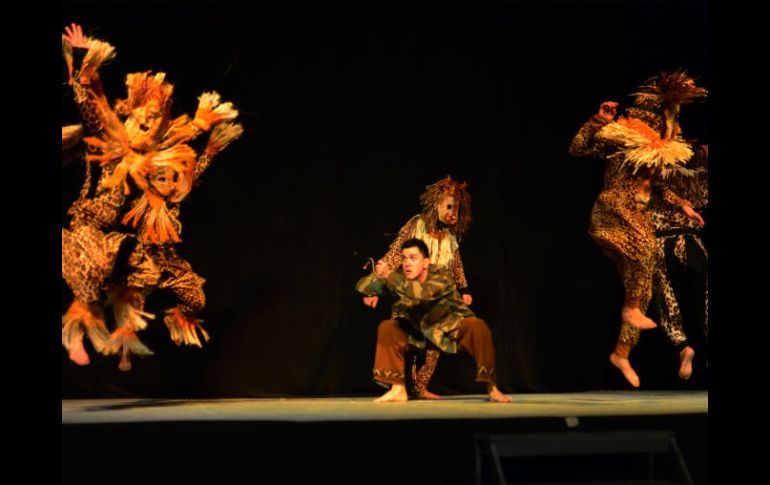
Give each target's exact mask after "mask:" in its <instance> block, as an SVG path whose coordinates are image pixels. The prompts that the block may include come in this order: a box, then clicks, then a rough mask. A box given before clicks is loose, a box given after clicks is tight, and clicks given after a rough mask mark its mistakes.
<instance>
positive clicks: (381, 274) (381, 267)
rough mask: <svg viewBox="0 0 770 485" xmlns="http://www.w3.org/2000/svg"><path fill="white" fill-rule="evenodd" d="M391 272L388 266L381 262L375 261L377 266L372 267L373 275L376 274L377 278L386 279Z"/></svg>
mask: <svg viewBox="0 0 770 485" xmlns="http://www.w3.org/2000/svg"><path fill="white" fill-rule="evenodd" d="M392 271H393V269H392V268H391V267H390V265H389V264H388V263H386V262H385V261H383V260H379V261H377V264H376V265H375V266H374V274H376V275H377V277H378V278H387V277H388V276H390V273H391V272H392Z"/></svg>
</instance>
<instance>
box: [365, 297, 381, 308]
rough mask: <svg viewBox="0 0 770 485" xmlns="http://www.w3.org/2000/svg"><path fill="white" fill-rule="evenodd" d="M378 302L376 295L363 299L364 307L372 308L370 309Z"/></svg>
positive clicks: (378, 298)
mask: <svg viewBox="0 0 770 485" xmlns="http://www.w3.org/2000/svg"><path fill="white" fill-rule="evenodd" d="M378 301H380V297H379V296H377V295H372V296H365V297H364V305H366V306H368V307H372V308H374V307H376V306H377V302H378Z"/></svg>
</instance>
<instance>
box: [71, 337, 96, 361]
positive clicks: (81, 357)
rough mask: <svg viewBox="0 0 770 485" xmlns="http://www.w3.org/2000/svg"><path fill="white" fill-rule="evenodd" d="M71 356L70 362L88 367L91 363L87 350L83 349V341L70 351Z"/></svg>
mask: <svg viewBox="0 0 770 485" xmlns="http://www.w3.org/2000/svg"><path fill="white" fill-rule="evenodd" d="M69 354H70V360H71V361H72V362H74V363H76V364H77V365H88V364H89V363H90V362H91V361H90V360H89V359H88V354H87V353H86V349H85V348H84V347H83V342H82V341H81V342H80V344H79V345H77V346H75V347H74V348H72V349H69Z"/></svg>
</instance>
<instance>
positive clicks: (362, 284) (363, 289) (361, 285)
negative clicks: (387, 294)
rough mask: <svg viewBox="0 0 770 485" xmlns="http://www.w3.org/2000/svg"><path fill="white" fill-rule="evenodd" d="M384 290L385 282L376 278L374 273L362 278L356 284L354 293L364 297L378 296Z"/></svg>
mask: <svg viewBox="0 0 770 485" xmlns="http://www.w3.org/2000/svg"><path fill="white" fill-rule="evenodd" d="M384 289H385V280H383V279H381V278H377V276H376V275H375V274H374V273H372V274H370V275H368V276H364V277H363V278H361V279H360V280H358V282H357V283H356V291H357V292H359V293H362V294H364V295H366V296H373V295H379V294H381V293H382V292H383V290H384Z"/></svg>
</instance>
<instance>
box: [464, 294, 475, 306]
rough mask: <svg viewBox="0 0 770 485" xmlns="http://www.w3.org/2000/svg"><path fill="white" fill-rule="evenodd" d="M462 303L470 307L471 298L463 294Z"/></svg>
mask: <svg viewBox="0 0 770 485" xmlns="http://www.w3.org/2000/svg"><path fill="white" fill-rule="evenodd" d="M463 302H464V303H465V304H466V305H468V306H470V304H471V303H473V297H472V296H471V295H469V294H468V293H463Z"/></svg>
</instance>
